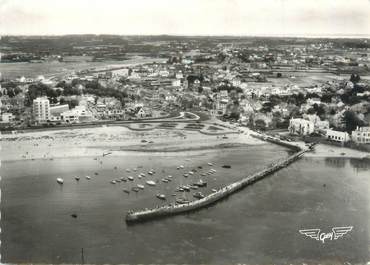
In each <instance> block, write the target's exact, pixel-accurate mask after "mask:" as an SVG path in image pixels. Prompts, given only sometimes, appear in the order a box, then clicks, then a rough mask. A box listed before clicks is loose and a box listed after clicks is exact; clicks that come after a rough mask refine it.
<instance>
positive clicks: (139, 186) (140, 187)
mask: <svg viewBox="0 0 370 265" xmlns="http://www.w3.org/2000/svg"><path fill="white" fill-rule="evenodd" d="M137 187H138V188H139V189H142V190H143V189H144V188H145V187H144V185H141V184H137Z"/></svg>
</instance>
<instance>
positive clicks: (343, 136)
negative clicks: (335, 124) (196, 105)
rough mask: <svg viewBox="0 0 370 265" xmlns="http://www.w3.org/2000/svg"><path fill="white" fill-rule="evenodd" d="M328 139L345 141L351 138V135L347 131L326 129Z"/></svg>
mask: <svg viewBox="0 0 370 265" xmlns="http://www.w3.org/2000/svg"><path fill="white" fill-rule="evenodd" d="M326 139H328V140H330V141H334V142H340V143H345V142H348V141H349V140H350V136H349V134H348V133H346V132H339V131H334V130H330V129H329V130H326Z"/></svg>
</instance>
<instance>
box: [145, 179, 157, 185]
mask: <svg viewBox="0 0 370 265" xmlns="http://www.w3.org/2000/svg"><path fill="white" fill-rule="evenodd" d="M146 184H148V185H149V186H155V185H157V184H156V183H155V182H154V181H153V180H148V181H146Z"/></svg>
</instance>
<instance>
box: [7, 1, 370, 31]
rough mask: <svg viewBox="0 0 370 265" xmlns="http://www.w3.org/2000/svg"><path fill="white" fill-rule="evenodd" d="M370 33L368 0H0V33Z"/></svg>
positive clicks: (369, 4)
mask: <svg viewBox="0 0 370 265" xmlns="http://www.w3.org/2000/svg"><path fill="white" fill-rule="evenodd" d="M63 34H121V35H142V34H144V35H159V34H169V35H237V36H256V35H257V36H260V35H263V36H266V35H274V36H275V35H279V36H284V35H289V36H291V35H296V36H316V35H317V36H344V35H346V36H352V35H359V34H361V35H368V36H370V0H0V35H63Z"/></svg>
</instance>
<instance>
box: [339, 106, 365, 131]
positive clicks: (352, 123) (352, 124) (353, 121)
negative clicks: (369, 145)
mask: <svg viewBox="0 0 370 265" xmlns="http://www.w3.org/2000/svg"><path fill="white" fill-rule="evenodd" d="M343 122H344V124H345V128H346V131H347V132H348V133H351V132H352V131H354V130H355V129H356V128H357V126H364V122H363V121H362V120H360V119H359V118H358V116H357V115H356V113H354V112H353V111H350V110H348V111H346V112H344V115H343Z"/></svg>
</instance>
